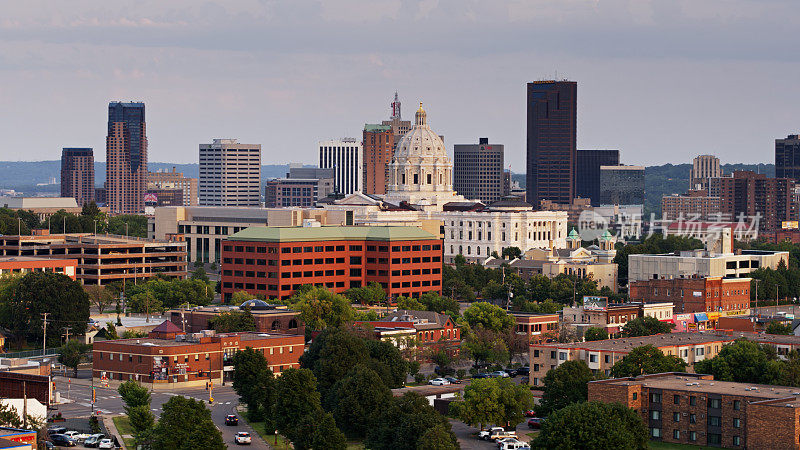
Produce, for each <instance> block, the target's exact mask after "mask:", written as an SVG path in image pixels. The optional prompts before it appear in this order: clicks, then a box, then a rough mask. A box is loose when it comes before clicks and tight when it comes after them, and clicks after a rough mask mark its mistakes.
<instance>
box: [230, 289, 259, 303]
mask: <svg viewBox="0 0 800 450" xmlns="http://www.w3.org/2000/svg"><path fill="white" fill-rule="evenodd" d="M254 298H256V296H255V295H253V294H251V293H249V292H247V291H236V292H234V293H233V295H231V304H232V305H241V304H242V303H244V302H246V301H248V300H253V299H254Z"/></svg>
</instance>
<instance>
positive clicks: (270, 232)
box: [228, 226, 439, 242]
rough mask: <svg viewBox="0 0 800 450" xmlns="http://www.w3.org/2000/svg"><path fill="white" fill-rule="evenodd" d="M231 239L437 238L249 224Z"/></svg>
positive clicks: (382, 230) (385, 230) (375, 229)
mask: <svg viewBox="0 0 800 450" xmlns="http://www.w3.org/2000/svg"><path fill="white" fill-rule="evenodd" d="M228 239H229V240H232V241H262V242H303V241H318V240H325V241H349V240H367V241H399V240H412V239H439V237H438V236H434V235H432V234H430V233H428V232H427V231H424V230H423V229H422V228H418V227H401V226H324V227H250V228H246V229H244V230H242V231H240V232H238V233H235V234H233V235H231V236H230V237H228Z"/></svg>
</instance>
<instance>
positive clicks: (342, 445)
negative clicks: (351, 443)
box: [308, 413, 347, 450]
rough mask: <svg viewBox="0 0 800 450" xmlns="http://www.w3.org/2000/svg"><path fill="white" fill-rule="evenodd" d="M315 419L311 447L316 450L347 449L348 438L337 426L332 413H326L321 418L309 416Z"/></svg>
mask: <svg viewBox="0 0 800 450" xmlns="http://www.w3.org/2000/svg"><path fill="white" fill-rule="evenodd" d="M308 419H309V420H311V421H313V422H314V423H313V429H314V433H313V434H312V435H311V448H312V449H314V450H345V449H346V448H347V438H345V436H344V433H342V432H341V430H339V428H337V427H336V421H335V420H334V418H333V415H332V414H331V413H325V414H323V415H322V417H320V418H319V419H317V418H315V417H309V418H308Z"/></svg>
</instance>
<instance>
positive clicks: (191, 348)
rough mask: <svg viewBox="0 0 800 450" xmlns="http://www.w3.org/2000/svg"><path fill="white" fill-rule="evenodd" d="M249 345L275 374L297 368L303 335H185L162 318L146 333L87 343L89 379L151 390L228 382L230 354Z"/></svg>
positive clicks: (97, 382) (211, 333)
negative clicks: (89, 345)
mask: <svg viewBox="0 0 800 450" xmlns="http://www.w3.org/2000/svg"><path fill="white" fill-rule="evenodd" d="M245 348H252V349H254V350H255V351H257V352H259V353H261V354H263V355H264V357H265V358H266V359H267V363H268V367H269V369H270V370H272V372H273V373H275V374H280V373H281V372H283V371H284V370H286V369H297V368H299V367H300V356H301V355H302V354H303V352H304V350H305V337H304V336H303V335H300V334H294V335H290V334H266V333H249V332H241V333H222V334H216V333H214V331H213V330H205V331H204V332H202V333H191V334H187V333H186V332H184V331H183V330H181V329H180V328H179V327H178V326H177V325H175V324H174V323H172V322H170V321H164V322H163V323H162V324H161V325H159V326H157V327H156V328H154V329H153V331H151V332H150V334H149V335H148V337H146V338H136V339H116V340H109V341H97V342H95V344H94V347H93V348H92V378H93V379H94V383H95V384H96V385H101V384H104V383H107V385H108V386H111V387H116V386H119V384H121V383H123V382H125V381H128V380H134V381H137V382H139V383H142V384H145V385H147V386H148V387H152V388H153V389H174V388H177V387H192V386H196V387H202V386H205V385H206V383H207V382H209V381H211V382H212V383H215V384H216V383H220V382H226V381H227V382H230V381H232V375H233V356H234V355H235V354H236V352H237V351H239V350H244V349H245Z"/></svg>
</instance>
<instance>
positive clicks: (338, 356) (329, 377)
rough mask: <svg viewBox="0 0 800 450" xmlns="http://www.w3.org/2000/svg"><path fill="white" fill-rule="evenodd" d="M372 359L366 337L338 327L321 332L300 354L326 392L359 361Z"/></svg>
mask: <svg viewBox="0 0 800 450" xmlns="http://www.w3.org/2000/svg"><path fill="white" fill-rule="evenodd" d="M368 359H369V351H368V350H367V346H366V344H365V343H364V340H363V339H361V338H359V337H358V336H356V335H354V334H352V333H349V332H347V331H345V330H342V329H338V328H330V329H326V330H325V331H323V332H322V333H320V334H319V335H318V336H317V338H316V339H314V342H313V343H312V344H311V346H310V347H309V348H308V350H307V351H306V352H305V353H304V354H303V355H302V356H301V357H300V367H303V368H305V369H310V370H311V371H312V372H313V373H314V375H315V376H316V383H318V384H319V390H320V392H321V393H322V395H323V396H325V395H327V393H328V389H330V387H331V386H333V384H334V383H336V382H337V381H338V380H339V379H341V378H344V376H345V375H346V374H347V373H348V372H349V371H350V369H352V368H353V367H355V366H356V365H358V364H361V363H363V362H364V361H367V360H368Z"/></svg>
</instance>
